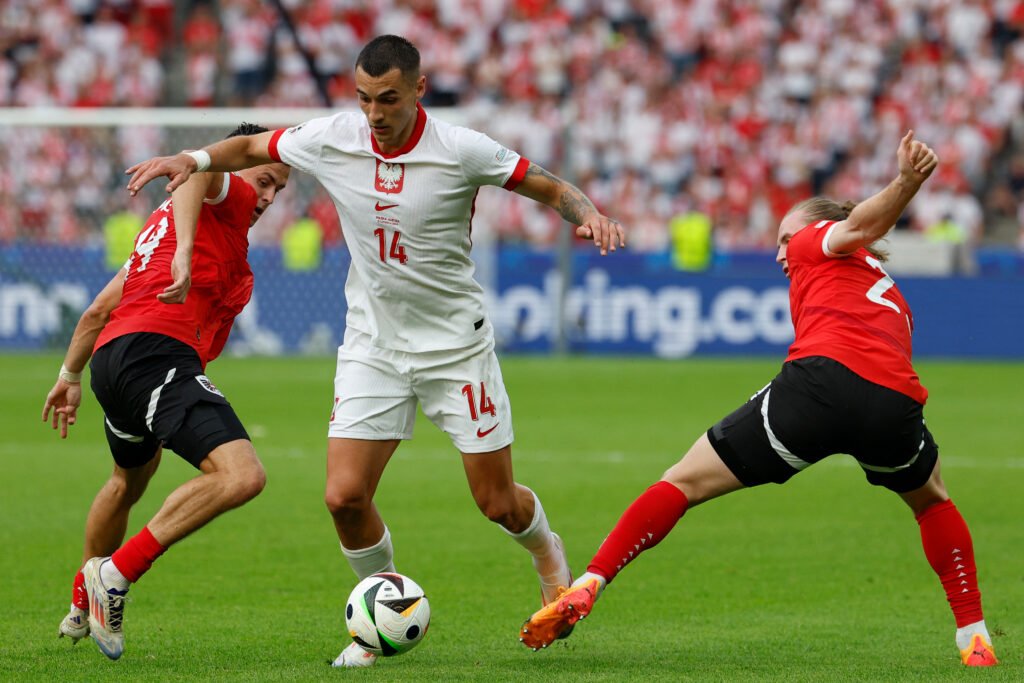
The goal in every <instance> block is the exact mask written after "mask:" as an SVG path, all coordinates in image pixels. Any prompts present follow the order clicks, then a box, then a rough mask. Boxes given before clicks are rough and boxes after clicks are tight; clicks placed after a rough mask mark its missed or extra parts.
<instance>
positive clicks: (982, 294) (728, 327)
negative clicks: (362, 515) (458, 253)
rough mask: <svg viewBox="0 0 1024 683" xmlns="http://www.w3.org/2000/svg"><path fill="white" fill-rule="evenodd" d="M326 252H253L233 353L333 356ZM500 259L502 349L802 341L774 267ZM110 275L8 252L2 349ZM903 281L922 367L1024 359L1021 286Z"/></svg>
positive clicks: (43, 338)
mask: <svg viewBox="0 0 1024 683" xmlns="http://www.w3.org/2000/svg"><path fill="white" fill-rule="evenodd" d="M324 256H325V258H324V261H323V264H322V265H321V267H320V268H319V269H317V270H314V271H310V272H291V271H288V270H286V269H285V268H284V267H283V266H282V265H281V257H280V253H279V252H278V250H276V249H270V248H259V249H254V250H253V252H252V257H251V261H252V264H253V270H254V272H255V273H256V291H255V295H254V298H253V301H252V303H251V304H250V305H249V306H248V307H247V308H246V310H245V312H244V313H243V314H242V315H241V316H240V317H239V319H238V321H237V322H236V325H235V330H234V332H233V333H232V337H231V342H230V349H231V350H232V351H233V352H235V353H242V354H246V353H262V354H282V353H324V354H329V353H332V352H333V350H334V348H335V346H336V345H337V344H338V342H339V340H340V339H341V334H342V329H343V324H344V323H343V321H344V308H345V303H344V288H343V281H344V273H345V271H346V270H347V268H348V256H347V254H346V252H345V251H344V250H343V249H336V250H331V251H330V252H328V253H325V255H324ZM496 256H497V258H496V259H495V260H494V268H495V272H494V273H492V275H494V277H493V278H492V279H493V281H494V282H495V287H494V289H493V291H490V292H489V293H488V297H487V298H488V302H487V308H488V311H490V314H491V317H492V322H493V324H494V327H495V329H496V332H497V337H498V340H499V344H500V345H501V347H502V348H503V349H504V350H505V351H509V352H531V353H547V352H550V351H551V350H552V349H553V348H554V345H555V339H556V337H557V335H556V326H555V320H556V317H557V312H558V311H559V310H560V309H561V310H564V315H565V320H566V321H567V323H566V327H565V340H566V346H567V348H568V349H569V350H570V351H573V352H581V353H609V354H614V353H624V354H642V355H655V356H659V357H664V358H683V357H687V356H691V355H773V356H778V357H781V356H782V354H784V353H785V350H786V348H787V347H788V345H789V343H790V342H791V341H792V338H793V329H792V325H791V324H790V321H789V296H788V283H787V282H786V280H785V278H784V277H783V276H782V274H781V273H778V272H775V271H774V269H773V268H772V264H770V262H769V263H767V264H765V265H766V266H767V267H764V268H762V269H761V272H760V273H758V274H752V273H751V272H750V269H743V268H736V267H733V268H720V269H717V270H716V271H715V272H713V273H711V274H702V275H695V274H684V273H680V272H679V271H676V270H674V269H672V268H671V266H670V265H669V264H668V261H667V259H665V258H664V257H662V256H658V255H637V254H629V253H619V254H615V255H614V256H612V257H608V258H599V257H597V256H596V255H593V254H591V253H590V252H589V251H587V252H584V251H578V252H576V253H575V254H574V255H573V262H572V266H571V269H570V270H571V273H572V276H571V281H570V285H569V287H568V288H567V290H566V291H565V292H564V294H563V291H562V284H561V282H562V278H561V274H560V271H559V267H558V263H557V256H556V255H555V254H553V253H548V252H535V251H529V250H522V249H514V248H504V249H501V250H499V251H498V253H497V255H496ZM766 258H767V257H766ZM737 272H739V273H741V274H735V273H737ZM110 275H111V274H110V273H109V272H107V271H106V270H105V268H104V266H103V253H102V250H100V249H92V248H71V247H18V248H14V247H12V248H5V249H4V251H3V252H2V259H0V348H2V349H5V350H41V349H48V348H49V349H58V348H63V346H64V345H65V344H66V341H67V339H68V338H69V336H70V334H71V331H72V329H73V328H74V325H75V323H76V322H77V320H78V316H79V315H80V313H81V311H82V310H83V309H84V308H85V307H86V306H87V305H88V303H89V302H90V301H91V300H92V297H93V296H94V295H95V294H96V292H98V291H99V290H100V289H101V288H102V287H103V285H104V284H106V282H107V281H108V279H109V277H110ZM898 284H899V286H900V288H901V289H902V290H903V293H904V295H905V296H906V297H907V299H908V300H909V301H910V302H911V305H912V307H913V310H914V314H915V322H916V331H915V354H916V355H917V356H918V357H922V356H925V357H963V358H972V357H973V358H1006V359H1020V358H1024V345H1022V344H1021V343H1020V342H1019V340H1020V339H1021V338H1022V337H1024V315H1022V313H1024V311H1022V308H1024V279H1022V278H1019V277H975V278H909V277H904V278H898Z"/></svg>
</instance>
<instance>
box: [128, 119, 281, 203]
mask: <svg viewBox="0 0 1024 683" xmlns="http://www.w3.org/2000/svg"><path fill="white" fill-rule="evenodd" d="M273 134H274V132H273V131H267V132H266V133H259V134H257V135H237V136H235V137H232V138H228V139H227V140H221V141H220V142H216V143H214V144H212V145H210V146H209V147H204V148H202V149H201V150H198V151H196V152H179V153H178V154H175V155H174V156H169V157H153V158H152V159H147V160H146V161H143V162H140V163H138V164H135V165H134V166H132V167H130V168H128V170H126V171H125V173H126V174H129V173H130V174H131V176H132V177H131V179H130V180H129V181H128V192H129V193H130V194H131V195H132V196H133V197H134V196H135V194H136V193H138V191H139V190H141V189H142V188H143V187H145V186H146V183H148V182H149V181H150V180H153V179H154V178H159V177H160V176H167V177H168V178H170V180H171V181H170V182H169V183H167V188H166V189H167V191H168V192H174V189H175V188H176V187H178V186H179V185H181V184H182V183H184V182H185V181H186V180H188V177H189V176H190V175H192V173H194V172H196V171H240V170H242V169H243V168H252V167H253V166H259V165H260V164H267V163H270V162H272V161H274V159H272V158H271V157H270V138H271V137H272V136H273ZM205 155H208V156H205ZM197 157H198V158H197ZM200 161H202V163H200Z"/></svg>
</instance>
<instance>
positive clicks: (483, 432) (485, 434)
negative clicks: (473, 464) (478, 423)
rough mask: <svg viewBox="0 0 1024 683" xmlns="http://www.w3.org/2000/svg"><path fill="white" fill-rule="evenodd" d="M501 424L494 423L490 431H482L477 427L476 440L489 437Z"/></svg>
mask: <svg viewBox="0 0 1024 683" xmlns="http://www.w3.org/2000/svg"><path fill="white" fill-rule="evenodd" d="M499 424H501V423H500V422H496V423H494V424H493V425H491V428H490V429H480V428H479V427H477V430H476V438H478V439H482V438H484V437H485V436H487V435H488V434H490V433H491V432H493V431H494V430H495V429H497V428H498V425H499Z"/></svg>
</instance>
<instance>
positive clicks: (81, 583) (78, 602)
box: [71, 569, 89, 610]
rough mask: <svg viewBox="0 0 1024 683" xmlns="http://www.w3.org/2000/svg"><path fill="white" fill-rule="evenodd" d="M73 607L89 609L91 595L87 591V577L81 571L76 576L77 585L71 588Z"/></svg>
mask: <svg viewBox="0 0 1024 683" xmlns="http://www.w3.org/2000/svg"><path fill="white" fill-rule="evenodd" d="M71 606H72V607H77V608H78V609H84V610H88V609H89V594H88V593H87V592H86V591H85V575H84V574H83V573H82V570H81V569H79V570H78V573H77V574H75V584H74V586H73V587H72V588H71Z"/></svg>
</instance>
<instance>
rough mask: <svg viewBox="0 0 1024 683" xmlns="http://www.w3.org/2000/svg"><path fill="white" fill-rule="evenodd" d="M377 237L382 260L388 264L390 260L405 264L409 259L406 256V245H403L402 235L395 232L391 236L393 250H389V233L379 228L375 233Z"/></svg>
mask: <svg viewBox="0 0 1024 683" xmlns="http://www.w3.org/2000/svg"><path fill="white" fill-rule="evenodd" d="M373 234H374V235H376V236H377V246H378V247H379V248H380V260H381V262H382V263H387V261H388V259H389V258H390V259H392V260H393V261H398V262H399V263H401V264H405V262H406V261H408V260H409V257H408V256H406V255H405V245H403V244H402V233H400V232H399V231H397V230H395V232H394V233H392V235H391V248H390V249H388V246H387V244H388V233H387V230H385V229H384V228H377V229H376V230H374V231H373Z"/></svg>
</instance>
